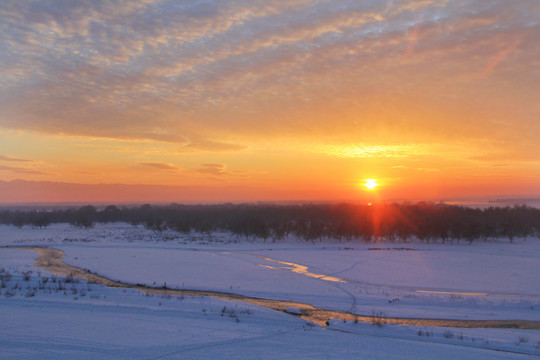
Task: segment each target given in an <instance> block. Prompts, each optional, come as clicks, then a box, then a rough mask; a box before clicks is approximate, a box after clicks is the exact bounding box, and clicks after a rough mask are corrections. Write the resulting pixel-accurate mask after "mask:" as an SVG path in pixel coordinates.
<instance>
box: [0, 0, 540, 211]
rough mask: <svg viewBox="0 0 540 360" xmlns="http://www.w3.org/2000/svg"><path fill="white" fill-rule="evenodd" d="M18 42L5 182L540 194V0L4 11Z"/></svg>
mask: <svg viewBox="0 0 540 360" xmlns="http://www.w3.org/2000/svg"><path fill="white" fill-rule="evenodd" d="M0 33H1V37H0V180H3V181H11V180H15V179H24V180H30V181H50V182H63V183H82V184H98V183H105V184H118V183H121V184H152V185H175V186H180V187H193V186H198V187H203V188H207V189H213V191H214V192H213V193H219V191H220V189H228V190H227V191H226V192H225V190H224V193H223V194H225V193H226V194H227V195H226V196H225V195H223V194H222V195H223V196H221V197H220V198H219V199H220V201H221V200H223V199H229V200H231V201H234V200H235V199H237V198H238V199H239V198H242V196H240V194H242V193H243V192H244V191H249V192H250V194H253V195H252V199H253V200H256V199H259V200H357V199H363V198H377V199H420V198H422V199H445V198H452V197H460V196H497V195H504V194H514V195H522V194H527V195H531V194H536V195H538V194H540V140H539V139H540V2H538V1H531V0H513V1H510V0H501V1H497V0H493V1H483V0H475V1H473V0H470V1H465V0H452V1H449V0H446V1H443V0H441V1H436V0H433V1H429V0H401V1H383V0H380V1H356V0H354V1H353V0H350V1H348V0H331V1H329V0H328V1H322V0H321V1H306V0H294V1H271V0H270V1H269V0H264V1H263V0H260V1H259V0H249V1H247V0H245V1H244V0H236V1H232V0H230V1H229V0H224V1H211V0H202V1H187V0H186V1H160V0H156V1H154V0H129V1H127V0H126V1H112V0H110V1H106V0H95V1H90V2H79V1H64V0H48V1H29V0H28V1H27V0H23V1H21V0H4V1H2V2H1V3H0ZM365 179H376V180H377V182H378V184H379V186H378V187H376V188H375V189H373V190H368V189H366V188H365V187H364V186H363V185H362V184H363V183H364V180H365ZM230 189H235V190H234V191H231V190H230ZM203 192H204V191H202V190H201V197H200V199H201V200H204V201H211V199H209V198H208V196H206V197H205V196H204V194H203ZM191 195H193V194H191ZM133 200H134V201H136V200H137V199H133ZM175 200H182V199H181V197H179V198H177V199H175Z"/></svg>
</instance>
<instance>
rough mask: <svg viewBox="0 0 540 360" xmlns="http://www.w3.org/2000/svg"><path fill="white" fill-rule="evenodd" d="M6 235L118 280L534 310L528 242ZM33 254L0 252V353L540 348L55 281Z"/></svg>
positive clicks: (359, 307) (5, 240)
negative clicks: (315, 321) (324, 322)
mask: <svg viewBox="0 0 540 360" xmlns="http://www.w3.org/2000/svg"><path fill="white" fill-rule="evenodd" d="M5 245H11V246H13V245H15V246H23V245H24V246H28V245H38V246H43V245H47V246H52V247H54V248H56V249H60V250H63V251H64V252H65V254H66V256H65V262H67V263H69V264H72V265H75V266H79V267H82V268H87V269H90V270H92V271H95V272H97V273H99V274H102V275H105V276H107V277H110V278H113V279H117V280H121V281H125V282H131V283H145V284H148V285H156V286H161V285H164V284H166V285H167V286H168V287H178V288H186V289H205V290H216V291H226V292H234V293H239V294H244V295H251V296H258V297H264V298H270V299H284V300H294V301H300V302H305V303H309V304H313V305H315V306H318V307H323V308H327V309H337V310H346V311H353V312H355V313H358V314H367V315H369V314H371V313H372V312H377V313H384V314H385V315H387V316H396V317H431V318H455V319H488V320H489V319H522V320H540V311H539V310H540V276H538V269H540V240H539V239H528V240H525V241H522V240H519V241H516V242H515V243H513V244H509V243H505V242H488V243H484V242H479V243H473V244H472V245H465V244H463V245H440V244H420V243H408V244H351V243H341V244H340V243H336V242H332V241H328V242H325V243H316V244H311V243H309V244H306V243H303V242H297V241H294V240H289V241H286V242H284V241H282V242H278V243H264V242H262V241H254V242H246V241H239V242H238V241H237V240H236V239H235V238H233V237H231V236H229V235H228V234H214V235H213V237H211V238H209V237H204V236H202V235H199V234H191V235H179V234H176V233H173V232H165V233H164V234H155V233H153V232H151V231H148V230H146V229H144V228H142V227H133V226H131V225H126V224H108V225H98V226H96V227H95V228H92V229H86V230H81V229H77V228H74V227H72V226H69V225H53V226H50V227H49V228H47V229H42V230H37V229H31V228H23V229H17V228H14V227H9V226H0V246H5ZM36 256H37V255H36V254H35V253H32V252H29V251H26V250H16V249H0V269H1V268H3V269H5V272H4V273H7V272H9V274H10V275H11V279H10V280H9V282H7V283H6V287H5V288H2V289H0V307H1V308H2V311H1V312H0V324H1V325H0V349H1V350H0V358H17V359H20V358H55V359H58V358H141V359H152V358H165V359H167V358H171V359H172V358H182V359H186V358H258V359H265V358H269V359H270V358H279V359H283V358H293V357H294V358H365V359H379V358H380V359H403V358H410V359H431V358H438V359H446V358H448V359H450V358H452V359H455V358H461V359H482V358H485V359H498V358H500V359H508V358H524V357H525V356H526V355H524V354H529V355H534V354H536V355H537V356H538V355H540V332H539V331H534V330H505V329H454V328H427V327H414V326H395V325H385V326H383V327H380V328H379V327H377V326H373V325H371V324H362V323H357V324H355V323H352V322H348V323H343V322H342V321H332V322H331V325H330V326H329V327H328V328H321V327H319V326H310V325H309V324H307V323H306V322H305V321H303V320H301V319H299V318H296V317H294V316H292V315H287V314H282V313H279V312H274V311H271V310H268V309H264V308H259V307H256V306H252V305H248V304H244V303H234V302H226V301H222V300H216V299H210V298H199V297H195V298H193V297H184V298H179V297H169V296H166V297H163V296H158V295H153V296H152V295H150V296H147V295H144V294H142V293H139V292H137V291H136V290H132V289H129V290H126V289H123V290H122V289H110V288H106V287H104V286H101V285H91V284H86V283H84V282H82V281H79V282H77V283H68V284H64V285H61V286H60V289H59V287H58V282H59V281H61V280H60V278H58V279H57V280H56V283H54V284H53V282H52V277H51V275H50V274H48V273H47V272H46V271H43V270H39V269H36V268H35V267H34V264H33V263H34V259H35V258H36ZM0 271H1V270H0ZM27 271H32V273H31V274H30V275H29V274H28V273H27ZM25 275H27V276H26V277H27V278H28V277H29V279H28V280H27V281H25V279H24V276H25ZM45 277H47V278H48V280H47V284H43V278H45ZM16 284H17V285H16ZM53 285H54V286H53ZM34 288H36V289H34ZM62 288H64V289H62ZM224 309H225V310H224ZM493 349H498V350H504V351H505V352H495V351H493ZM507 351H510V352H507ZM434 354H436V356H434Z"/></svg>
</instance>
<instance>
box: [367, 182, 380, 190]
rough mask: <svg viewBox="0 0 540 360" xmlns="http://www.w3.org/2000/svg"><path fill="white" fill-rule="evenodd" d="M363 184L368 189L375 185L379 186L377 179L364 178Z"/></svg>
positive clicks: (373, 187)
mask: <svg viewBox="0 0 540 360" xmlns="http://www.w3.org/2000/svg"><path fill="white" fill-rule="evenodd" d="M364 186H365V187H366V188H367V189H369V190H373V189H375V188H376V187H377V186H379V184H377V180H375V179H366V180H365V182H364Z"/></svg>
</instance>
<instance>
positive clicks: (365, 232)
mask: <svg viewBox="0 0 540 360" xmlns="http://www.w3.org/2000/svg"><path fill="white" fill-rule="evenodd" d="M111 222H126V223H130V224H133V225H144V226H145V227H146V228H148V229H151V230H153V231H155V232H157V233H161V232H163V231H164V230H167V229H170V230H174V231H177V232H180V233H185V234H188V233H191V232H197V233H203V234H207V235H210V234H212V233H213V232H215V231H226V232H229V233H231V234H232V235H234V236H236V237H238V238H248V239H254V238H261V239H264V241H267V240H268V241H277V240H281V239H284V238H288V237H295V238H298V239H303V240H305V241H312V242H315V241H322V240H324V239H334V240H337V241H340V242H341V241H362V242H376V241H386V242H396V241H399V242H407V241H410V240H412V239H418V240H420V241H423V242H428V243H429V242H435V241H437V242H442V243H446V242H454V241H461V240H465V241H468V242H473V241H474V240H478V239H483V240H490V239H497V238H505V239H508V240H509V241H513V240H514V239H515V238H517V237H522V238H525V237H527V236H535V235H539V232H540V209H536V208H531V207H527V206H524V205H521V206H513V207H490V208H486V209H475V208H469V207H463V206H455V205H446V204H442V203H427V202H419V203H414V204H413V203H402V204H398V203H392V204H374V205H356V204H347V203H342V204H303V205H277V204H220V205H181V204H171V205H167V206H155V205H149V204H145V205H142V206H138V207H117V206H115V205H110V206H107V207H105V208H103V209H97V208H95V207H94V206H92V205H87V206H83V207H79V208H73V209H57V210H50V211H38V210H31V211H20V210H19V211H14V210H4V211H0V223H1V224H10V225H14V226H17V227H19V228H20V227H23V226H32V227H35V228H44V227H47V226H48V225H49V224H53V223H70V224H72V225H74V226H77V227H81V228H88V227H92V226H93V225H94V224H96V223H111Z"/></svg>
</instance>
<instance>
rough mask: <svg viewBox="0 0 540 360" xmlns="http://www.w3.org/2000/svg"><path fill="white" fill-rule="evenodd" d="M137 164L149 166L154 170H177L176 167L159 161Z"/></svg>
mask: <svg viewBox="0 0 540 360" xmlns="http://www.w3.org/2000/svg"><path fill="white" fill-rule="evenodd" d="M139 165H142V166H145V167H149V168H152V169H155V170H165V171H177V170H178V167H176V166H174V165H171V164H167V163H161V162H149V163H139Z"/></svg>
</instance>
